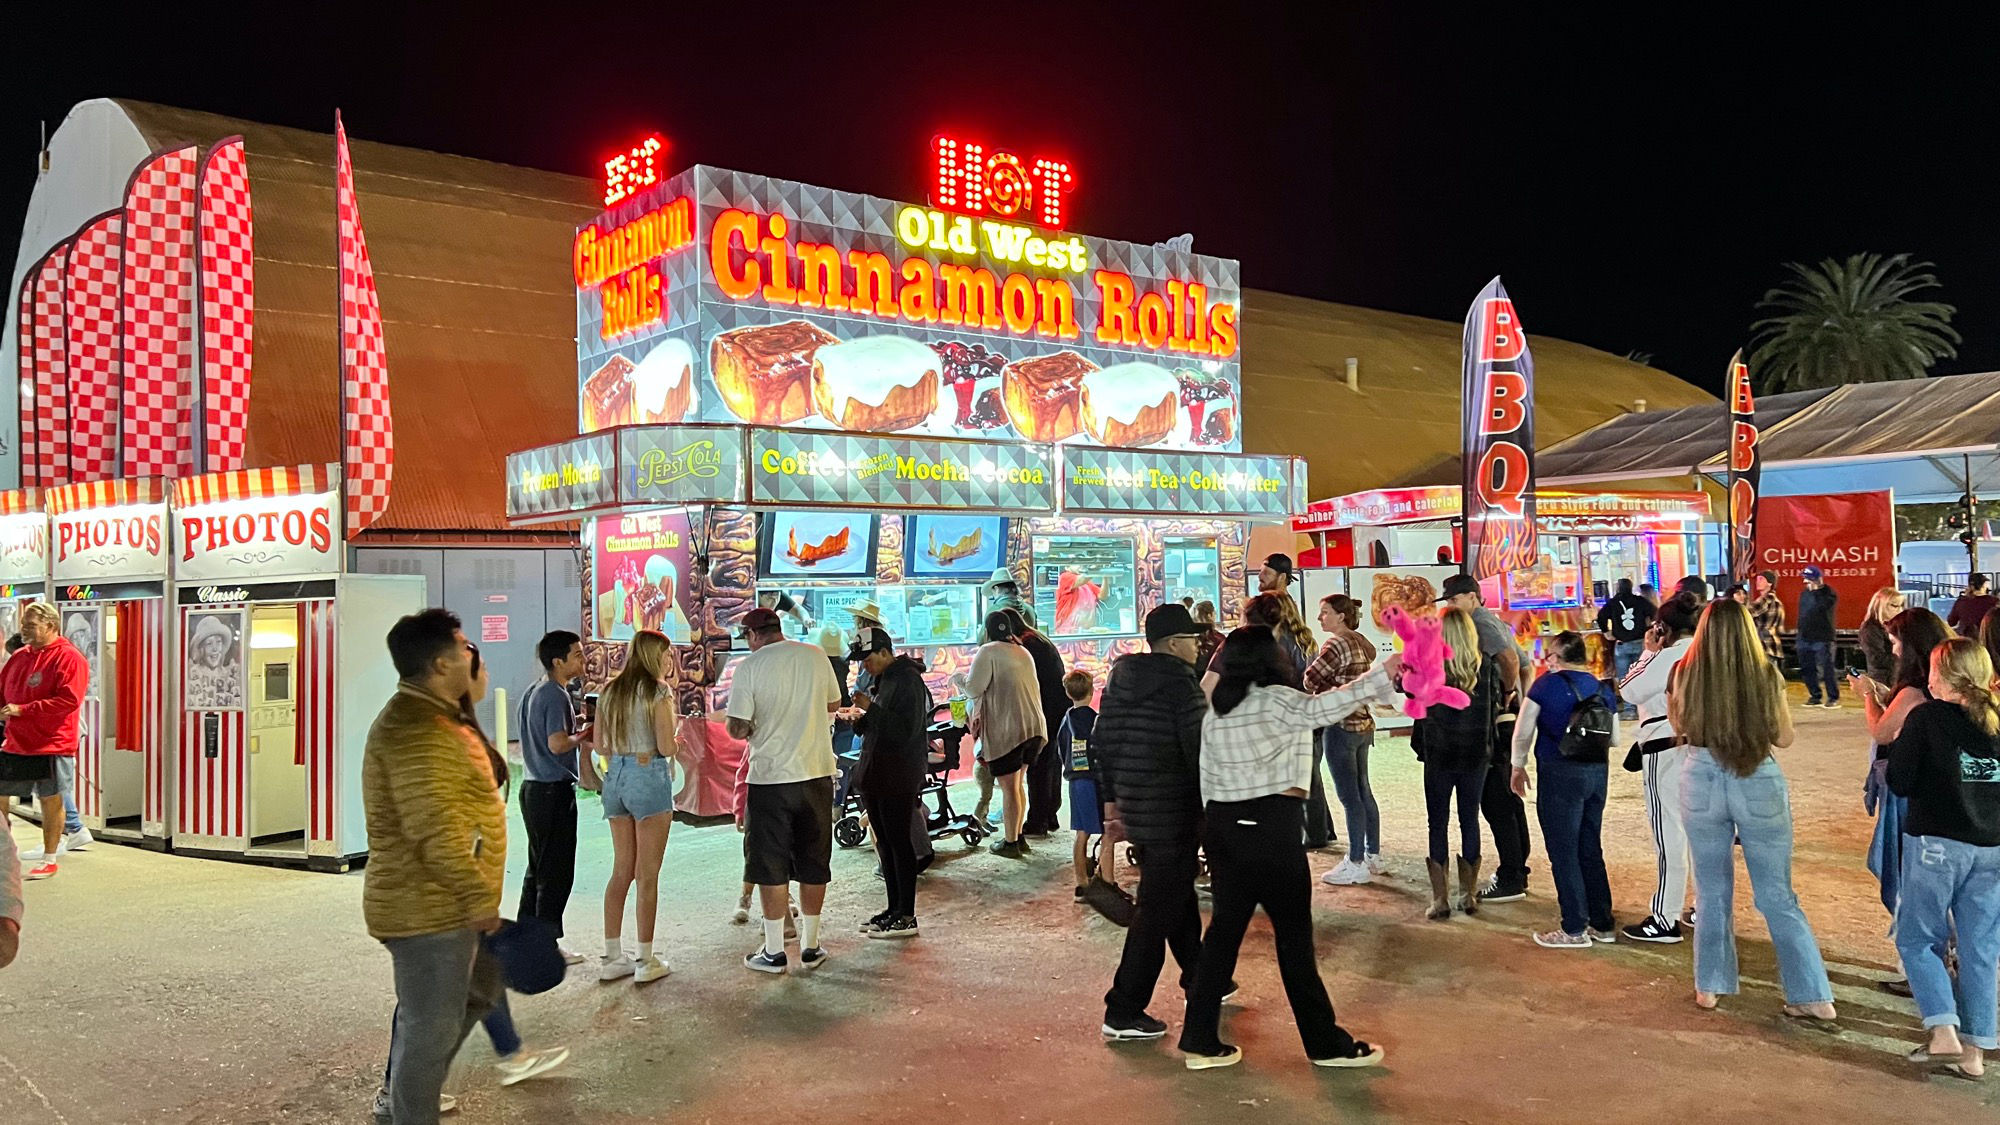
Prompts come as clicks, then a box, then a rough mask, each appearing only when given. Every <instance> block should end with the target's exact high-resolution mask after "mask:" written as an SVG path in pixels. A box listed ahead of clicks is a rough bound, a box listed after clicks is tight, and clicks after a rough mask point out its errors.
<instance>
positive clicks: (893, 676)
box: [854, 625, 931, 938]
mask: <svg viewBox="0 0 2000 1125" xmlns="http://www.w3.org/2000/svg"><path fill="white" fill-rule="evenodd" d="M855 647H856V648H857V649H858V650H860V652H861V662H862V665H863V666H864V667H866V668H867V669H868V671H869V673H870V674H871V675H873V676H874V677H875V694H874V695H873V696H864V695H856V696H855V699H854V704H855V706H856V707H857V708H858V709H859V710H860V714H859V715H858V716H857V717H856V718H855V720H854V730H855V732H856V733H857V734H859V735H860V736H861V761H860V762H859V763H857V764H856V765H855V767H854V784H855V785H856V786H858V787H859V788H860V790H861V803H862V805H863V807H864V808H865V809H866V810H867V812H868V823H869V824H871V825H873V826H874V829H875V846H876V848H877V850H878V851H880V853H881V856H882V881H883V882H884V883H886V884H887V885H888V892H889V905H888V908H887V909H885V910H883V911H882V913H880V914H877V915H876V916H874V917H873V918H870V919H869V920H868V921H866V922H864V923H862V926H861V932H862V933H864V934H866V935H868V936H869V937H871V938H913V937H916V936H917V848H916V841H915V840H913V839H912V838H911V833H909V832H906V831H903V830H902V826H903V825H906V824H909V823H910V821H911V819H912V818H913V817H914V816H915V815H916V809H917V801H918V799H919V797H920V795H921V794H922V793H923V790H924V771H925V766H926V764H927V761H928V759H929V756H930V730H929V728H930V720H931V692H930V688H929V687H928V686H926V685H925V683H924V673H923V669H922V667H921V666H919V665H918V664H917V662H916V661H914V660H911V659H910V658H909V657H907V656H898V655H897V654H896V645H895V642H894V641H891V640H890V639H889V631H888V630H887V629H882V628H878V627H876V626H872V625H871V626H868V627H866V628H864V629H862V630H861V635H860V637H859V638H858V639H857V640H856V642H855Z"/></svg>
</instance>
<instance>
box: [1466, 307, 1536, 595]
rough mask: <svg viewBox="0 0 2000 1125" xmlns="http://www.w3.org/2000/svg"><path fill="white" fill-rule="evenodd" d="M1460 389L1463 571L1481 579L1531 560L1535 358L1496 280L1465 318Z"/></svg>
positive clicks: (1527, 565) (1519, 321)
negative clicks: (1463, 520)
mask: <svg viewBox="0 0 2000 1125" xmlns="http://www.w3.org/2000/svg"><path fill="white" fill-rule="evenodd" d="M1464 353H1465V381H1464V384H1463V387H1462V388H1461V391H1460V394H1461V396H1462V415H1461V419H1460V426H1461V430H1462V438H1463V441H1462V443H1461V446H1460V448H1461V449H1462V450H1463V453H1464V459H1465V468H1464V474H1465V475H1464V480H1463V487H1464V489H1465V502H1464V506H1463V509H1462V510H1463V511H1464V513H1465V557H1464V565H1465V567H1466V569H1467V571H1468V572H1469V573H1470V574H1471V575H1472V576H1473V577H1474V578H1476V579H1480V580H1482V581H1484V580H1485V579H1487V578H1491V577H1492V576H1494V575H1496V574H1504V573H1506V572H1507V571H1510V570H1521V569H1524V568H1526V567H1529V566H1532V565H1534V562H1535V556H1536V554H1537V545H1536V542H1535V361H1534V357H1533V356H1531V355H1530V354H1529V353H1528V337H1527V336H1526V335H1524V334H1523V333H1522V331H1521V318H1520V316H1519V315H1517V314H1516V313H1515V312H1514V301H1513V299H1512V298H1510V297H1508V296H1507V289H1506V287H1505V286H1503V285H1501V284H1500V279H1499V278H1497V277H1496V278H1494V279H1493V280H1492V281H1491V282H1488V283H1487V286H1486V288H1485V289H1483V290H1481V291H1480V294H1479V298H1478V299H1477V300H1475V301H1473V302H1472V309H1471V311H1470V312H1468V313H1466V315H1465V345H1464Z"/></svg>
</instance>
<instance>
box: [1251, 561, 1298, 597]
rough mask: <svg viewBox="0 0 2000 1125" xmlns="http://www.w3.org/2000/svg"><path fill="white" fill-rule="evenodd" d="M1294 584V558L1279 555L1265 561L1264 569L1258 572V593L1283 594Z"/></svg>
mask: <svg viewBox="0 0 2000 1125" xmlns="http://www.w3.org/2000/svg"><path fill="white" fill-rule="evenodd" d="M1291 584H1292V556H1290V555H1287V554H1283V553H1279V554H1275V555H1270V556H1267V557H1266V558H1265V559H1264V569H1262V570H1260V571H1258V572H1257V592H1258V593H1260V594H1282V593H1284V592H1285V590H1286V588H1287V587H1289V586H1290V585H1291Z"/></svg>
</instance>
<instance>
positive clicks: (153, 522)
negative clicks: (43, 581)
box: [52, 504, 167, 583]
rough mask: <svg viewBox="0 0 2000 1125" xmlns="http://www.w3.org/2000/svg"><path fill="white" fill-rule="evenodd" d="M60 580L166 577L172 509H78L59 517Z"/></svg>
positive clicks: (159, 506)
mask: <svg viewBox="0 0 2000 1125" xmlns="http://www.w3.org/2000/svg"><path fill="white" fill-rule="evenodd" d="M54 525H55V526H54V534H53V539H54V543H55V557H54V559H53V560H52V561H53V566H52V569H53V571H54V579H55V581H57V582H59V583H62V582H71V581H97V580H102V579H108V578H165V577H166V573H167V546H166V541H167V506H166V505H165V504H128V505H122V506H119V507H112V508H79V509H77V510H74V511H69V512H64V513H62V514H60V515H58V516H56V517H54Z"/></svg>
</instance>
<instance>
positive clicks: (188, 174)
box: [119, 145, 198, 476]
mask: <svg viewBox="0 0 2000 1125" xmlns="http://www.w3.org/2000/svg"><path fill="white" fill-rule="evenodd" d="M197 151H198V150H197V149H196V148H195V147H194V146H193V145H189V146H187V147H186V148H177V149H167V150H165V151H162V152H157V153H154V154H153V155H152V156H150V157H147V158H146V160H145V162H144V163H142V164H140V165H139V170H138V171H137V172H134V173H133V174H132V183H131V186H130V187H128V188H127V189H126V192H125V283H124V290H123V305H124V314H125V373H124V374H125V393H124V426H123V427H122V432H121V435H120V440H119V454H120V460H121V466H120V468H121V470H122V472H123V473H124V475H126V476H179V475H181V474H183V473H187V472H191V471H193V469H194V449H193V442H192V440H191V439H192V436H193V431H194V419H193V414H194V410H193V407H194V397H193V384H194V378H193V374H194V343H195V331H194V303H195V302H194V225H195V224H194V195H195V190H194V189H195V157H196V154H197Z"/></svg>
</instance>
